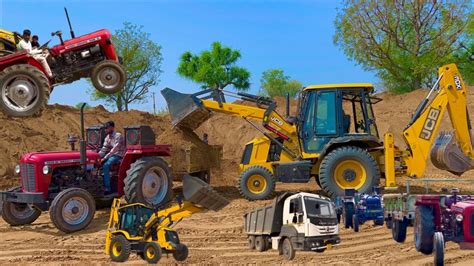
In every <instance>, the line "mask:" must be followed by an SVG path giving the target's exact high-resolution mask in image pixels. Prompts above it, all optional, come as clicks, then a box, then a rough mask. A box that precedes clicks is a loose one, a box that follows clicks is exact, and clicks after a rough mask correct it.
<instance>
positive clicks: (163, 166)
mask: <svg viewBox="0 0 474 266" xmlns="http://www.w3.org/2000/svg"><path fill="white" fill-rule="evenodd" d="M124 183H125V187H124V191H125V199H126V200H127V202H129V203H136V202H139V203H143V204H146V205H152V206H156V205H161V204H163V203H166V202H168V201H169V200H170V199H171V197H172V195H173V190H172V188H173V178H172V176H171V171H170V169H169V167H168V164H167V163H166V162H165V160H163V159H161V158H160V157H144V158H140V159H138V160H137V161H136V162H134V163H133V164H132V165H131V166H130V169H129V170H128V171H127V177H126V178H125V180H124Z"/></svg>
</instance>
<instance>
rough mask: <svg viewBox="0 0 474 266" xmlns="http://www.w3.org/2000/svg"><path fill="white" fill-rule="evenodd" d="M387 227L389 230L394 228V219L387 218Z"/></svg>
mask: <svg viewBox="0 0 474 266" xmlns="http://www.w3.org/2000/svg"><path fill="white" fill-rule="evenodd" d="M385 226H386V227H387V229H392V226H393V218H392V217H387V220H386V221H385Z"/></svg>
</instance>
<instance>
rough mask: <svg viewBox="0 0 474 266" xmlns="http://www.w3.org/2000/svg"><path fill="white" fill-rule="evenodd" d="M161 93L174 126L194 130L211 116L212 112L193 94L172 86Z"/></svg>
mask: <svg viewBox="0 0 474 266" xmlns="http://www.w3.org/2000/svg"><path fill="white" fill-rule="evenodd" d="M161 94H162V95H163V97H164V98H165V100H166V103H167V104H168V111H169V112H170V116H171V124H172V125H173V127H185V128H190V129H192V130H194V129H196V128H198V127H199V126H200V125H201V124H202V123H203V122H204V121H206V120H207V119H209V117H211V112H210V111H209V110H207V109H206V108H204V106H203V105H202V103H201V100H199V99H198V98H197V97H196V96H194V95H193V94H185V93H180V92H177V91H175V90H172V89H170V88H165V89H163V90H162V91H161Z"/></svg>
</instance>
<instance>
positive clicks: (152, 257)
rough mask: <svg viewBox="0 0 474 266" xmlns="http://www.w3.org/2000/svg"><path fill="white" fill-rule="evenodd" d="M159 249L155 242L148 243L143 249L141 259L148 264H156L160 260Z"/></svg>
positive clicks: (160, 252) (160, 253)
mask: <svg viewBox="0 0 474 266" xmlns="http://www.w3.org/2000/svg"><path fill="white" fill-rule="evenodd" d="M161 255H162V251H161V247H160V245H158V244H157V243H155V242H148V243H147V244H146V245H145V248H144V249H143V257H144V258H145V261H146V262H148V263H150V264H156V263H158V261H160V260H161Z"/></svg>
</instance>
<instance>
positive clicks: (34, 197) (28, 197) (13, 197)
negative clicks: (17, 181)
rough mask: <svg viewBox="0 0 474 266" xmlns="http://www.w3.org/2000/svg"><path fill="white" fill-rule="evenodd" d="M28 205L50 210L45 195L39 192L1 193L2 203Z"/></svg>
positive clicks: (0, 199)
mask: <svg viewBox="0 0 474 266" xmlns="http://www.w3.org/2000/svg"><path fill="white" fill-rule="evenodd" d="M4 201H6V202H15V203H27V204H33V205H35V206H37V207H38V208H39V209H41V210H46V209H48V203H47V202H46V201H45V200H44V197H43V193H41V192H38V193H35V192H14V191H13V192H12V191H9V192H0V202H4Z"/></svg>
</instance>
